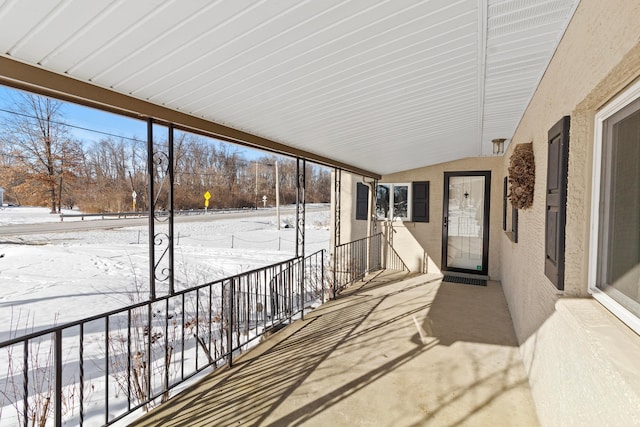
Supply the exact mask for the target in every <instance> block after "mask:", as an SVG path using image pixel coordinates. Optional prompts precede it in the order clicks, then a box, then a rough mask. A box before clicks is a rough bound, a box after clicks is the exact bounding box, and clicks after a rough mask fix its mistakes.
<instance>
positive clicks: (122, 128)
mask: <svg viewBox="0 0 640 427" xmlns="http://www.w3.org/2000/svg"><path fill="white" fill-rule="evenodd" d="M20 92H21V91H19V90H16V89H13V88H10V87H7V86H2V85H0V109H3V110H10V111H13V110H15V108H14V99H15V98H17V97H18V94H19V93H20ZM62 102H63V104H64V107H63V110H62V113H63V115H64V118H65V122H66V123H67V124H69V125H71V126H72V128H71V131H72V133H73V134H74V136H75V137H76V138H77V139H79V140H81V141H99V140H100V139H102V138H107V137H109V135H112V136H114V137H125V138H134V139H139V140H142V141H146V135H147V124H146V122H144V121H143V120H137V119H133V118H130V117H126V116H120V115H117V114H113V113H109V112H106V111H101V110H97V109H94V108H90V107H85V106H82V105H78V104H73V103H70V102H65V101H62ZM6 114H8V113H6V112H4V111H0V117H2V116H3V115H6ZM157 132H158V134H161V132H162V130H158V131H157ZM107 134H108V135H107ZM220 142H224V143H226V144H230V145H232V146H233V147H235V148H236V149H237V151H238V153H239V154H240V155H241V156H242V157H244V158H246V159H247V160H255V159H258V158H260V157H263V156H265V155H268V153H267V152H264V151H260V150H255V149H251V148H246V147H243V146H241V145H236V144H232V143H228V142H225V141H220Z"/></svg>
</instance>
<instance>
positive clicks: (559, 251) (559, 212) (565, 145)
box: [544, 116, 570, 290]
mask: <svg viewBox="0 0 640 427" xmlns="http://www.w3.org/2000/svg"><path fill="white" fill-rule="evenodd" d="M569 122H570V120H569V116H565V117H563V118H562V120H560V121H559V122H558V123H556V124H555V125H554V126H553V127H552V128H551V129H550V130H549V139H548V150H549V151H548V161H547V201H546V235H545V258H546V259H545V263H544V274H545V275H546V276H547V277H548V278H549V280H551V282H552V283H553V284H554V285H555V286H556V288H558V289H560V290H563V289H564V244H565V223H566V218H567V174H568V170H569Z"/></svg>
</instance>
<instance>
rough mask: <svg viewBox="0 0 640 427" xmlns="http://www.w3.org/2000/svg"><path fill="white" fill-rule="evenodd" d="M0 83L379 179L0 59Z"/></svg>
mask: <svg viewBox="0 0 640 427" xmlns="http://www.w3.org/2000/svg"><path fill="white" fill-rule="evenodd" d="M0 84H3V85H6V86H11V87H14V88H16V89H22V90H26V91H29V92H34V93H37V94H40V95H44V96H48V97H52V98H57V99H61V100H64V101H69V102H73V103H77V104H81V105H85V106H88V107H92V108H97V109H100V110H105V111H109V112H112V113H116V114H121V115H124V116H128V117H133V118H136V119H143V120H146V119H147V118H152V119H154V121H156V122H157V123H160V124H165V125H168V124H169V123H172V124H173V125H174V127H175V128H176V129H180V130H183V131H187V132H193V133H197V134H200V135H204V136H208V137H212V138H216V139H219V140H223V141H227V142H232V143H236V144H240V145H243V146H246V147H251V148H257V149H261V150H266V151H270V152H274V153H278V154H283V155H288V156H292V157H300V158H303V159H306V160H309V161H311V162H314V163H318V164H321V165H324V166H329V167H333V168H338V169H342V170H345V171H348V172H352V173H355V174H357V175H363V176H366V177H370V178H375V179H379V178H380V175H379V174H376V173H373V172H371V171H368V170H364V169H361V168H358V167H355V166H352V165H349V164H346V163H343V162H339V161H337V160H334V159H330V158H328V157H324V156H321V155H318V154H314V153H311V152H308V151H305V150H300V149H297V148H294V147H290V146H288V145H285V144H282V143H279V142H276V141H273V140H270V139H267V138H263V137H260V136H257V135H253V134H251V133H248V132H243V131H241V130H237V129H234V128H231V127H228V126H224V125H221V124H219V123H215V122H212V121H209V120H205V119H203V118H200V117H196V116H192V115H189V114H186V113H183V112H180V111H176V110H173V109H170V108H167V107H163V106H161V105H158V104H154V103H152V102H148V101H145V100H142V99H139V98H135V97H133V96H130V95H125V94H122V93H119V92H115V91H113V90H110V89H107V88H104V87H100V86H96V85H93V84H91V83H88V82H84V81H81V80H77V79H74V78H71V77H69V76H65V75H62V74H58V73H54V72H51V71H48V70H45V69H43V68H39V67H35V66H33V65H30V64H26V63H24V62H20V61H16V60H15V59H12V58H7V57H5V56H0Z"/></svg>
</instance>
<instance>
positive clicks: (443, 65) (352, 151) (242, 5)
mask: <svg viewBox="0 0 640 427" xmlns="http://www.w3.org/2000/svg"><path fill="white" fill-rule="evenodd" d="M578 2H579V0H505V1H499V0H459V1H454V0H430V1H417V0H389V1H366V0H353V1H345V0H307V1H301V0H263V1H248V0H245V1H236V0H222V1H209V0H188V1H185V0H169V1H159V0H155V1H152V0H145V1H141V0H91V1H86V0H46V1H41V0H4V1H0V55H2V56H4V57H6V58H11V59H14V60H17V61H20V62H24V63H27V64H32V65H35V66H37V67H41V68H43V69H46V70H49V71H53V72H55V73H59V74H63V75H67V76H70V77H73V78H74V79H78V80H81V81H85V82H90V83H91V84H93V85H97V86H99V87H103V88H107V89H109V90H112V91H116V92H119V93H122V94H128V95H131V96H133V97H135V98H139V99H142V100H147V101H150V102H152V103H155V104H159V105H163V106H165V107H168V108H170V109H173V110H178V111H181V112H183V113H187V114H189V115H193V116H196V117H200V118H203V119H206V120H208V121H212V122H216V123H220V124H223V125H226V126H229V127H232V128H235V129H239V130H242V131H245V132H248V133H251V134H254V135H257V136H261V137H264V138H268V139H270V140H273V141H277V142H280V143H282V144H285V145H287V146H290V147H293V148H297V149H301V150H305V151H308V152H311V153H316V154H318V155H321V156H324V157H327V158H330V159H335V160H337V161H339V162H342V163H346V164H350V165H354V166H356V167H358V168H361V169H364V170H370V171H373V172H375V173H378V174H388V173H392V172H397V171H402V170H407V169H412V168H416V167H421V166H425V165H429V164H435V163H440V162H444V161H449V160H454V159H457V158H463V157H470V156H483V155H490V154H491V152H492V147H491V139H493V138H510V137H511V136H512V134H513V132H514V131H515V128H516V126H517V124H518V121H519V120H520V118H521V116H522V114H523V112H524V110H525V108H526V106H527V104H528V102H529V100H530V98H531V96H532V95H533V92H534V91H535V89H536V86H537V84H538V82H539V80H540V78H541V77H542V75H543V73H544V71H545V69H546V66H547V64H548V63H549V61H550V59H551V56H552V55H553V53H554V51H555V48H556V46H557V43H558V41H559V40H560V38H561V36H562V34H563V32H564V29H565V28H566V25H567V24H568V22H569V20H570V19H571V16H572V15H573V12H574V11H575V8H576V7H577V4H578ZM1 74H2V70H0V75H1Z"/></svg>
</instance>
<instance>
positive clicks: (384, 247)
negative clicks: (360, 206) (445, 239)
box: [333, 233, 409, 297]
mask: <svg viewBox="0 0 640 427" xmlns="http://www.w3.org/2000/svg"><path fill="white" fill-rule="evenodd" d="M382 269H386V270H399V271H409V268H408V267H407V266H406V265H405V263H404V262H403V261H402V259H401V258H400V256H399V255H398V253H397V252H396V251H395V249H393V246H392V245H391V244H390V243H389V241H388V240H387V239H386V238H385V236H384V235H383V234H382V233H378V234H375V235H373V236H370V237H364V238H362V239H358V240H354V241H352V242H349V243H344V244H342V245H337V246H336V247H335V248H334V253H333V295H334V297H335V295H337V294H338V293H339V292H340V291H341V290H342V289H344V288H345V287H347V286H348V285H350V284H351V283H353V282H355V281H357V280H360V279H362V278H364V277H365V275H366V274H367V273H370V272H372V271H377V270H382Z"/></svg>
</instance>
